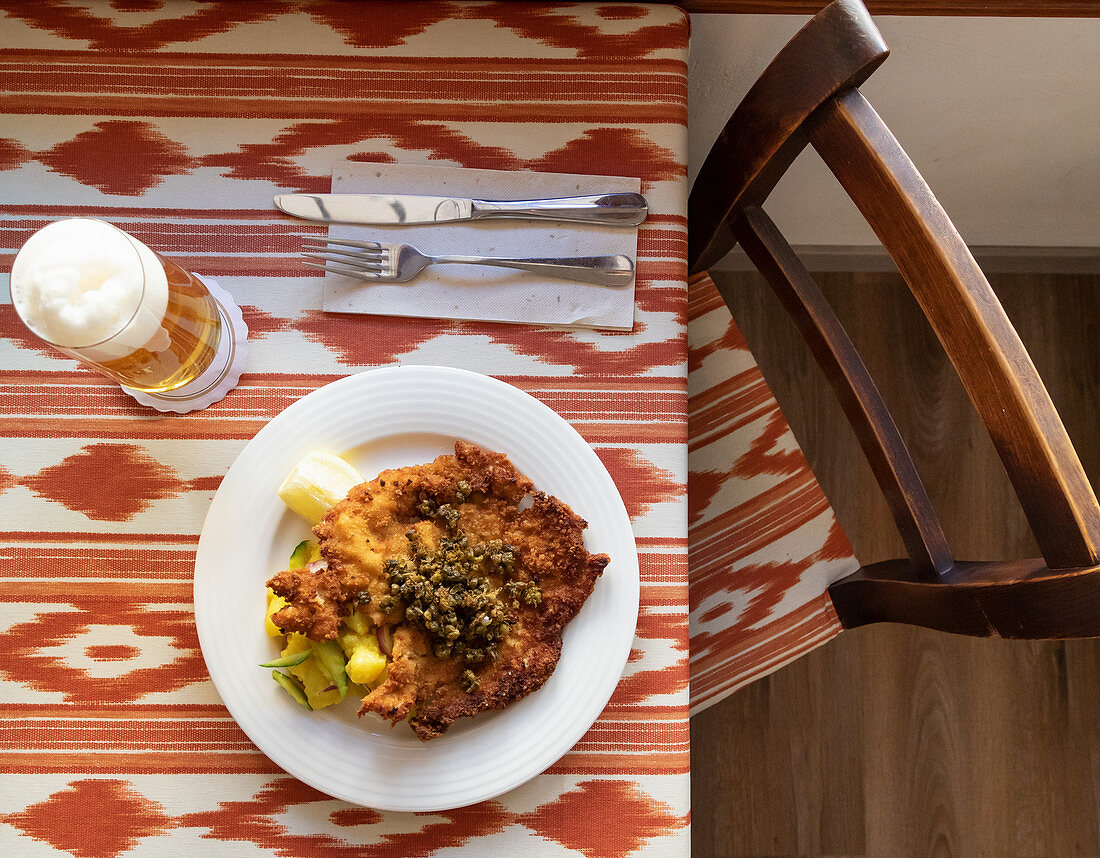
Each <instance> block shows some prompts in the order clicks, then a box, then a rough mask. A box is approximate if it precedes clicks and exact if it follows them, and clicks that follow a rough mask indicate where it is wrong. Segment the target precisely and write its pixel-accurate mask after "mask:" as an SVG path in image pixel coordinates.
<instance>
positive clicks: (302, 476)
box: [279, 451, 364, 524]
mask: <svg viewBox="0 0 1100 858" xmlns="http://www.w3.org/2000/svg"><path fill="white" fill-rule="evenodd" d="M363 481H364V480H363V476H362V474H360V473H359V472H358V471H357V470H355V468H353V467H352V466H351V465H349V464H348V463H347V462H345V461H344V460H343V459H341V458H340V457H339V456H334V455H332V454H331V453H323V452H321V451H314V452H312V453H310V454H308V455H307V456H306V457H305V458H303V459H302V461H300V462H299V463H298V464H297V465H295V466H294V469H293V470H292V471H291V472H290V473H289V474H288V475H287V478H286V479H285V480H283V484H282V485H281V486H279V497H280V498H282V501H283V503H285V504H286V505H287V506H288V507H290V508H291V509H292V510H294V512H296V513H298V515H300V516H302V518H304V519H306V520H307V521H309V523H310V524H316V523H317V522H319V521H320V520H321V519H322V518H324V517H325V513H326V512H328V511H329V509H331V508H332V506H333V505H334V504H336V503H337V502H338V501H342V500H343V499H344V498H346V497H347V496H348V492H350V491H351V490H352V489H353V488H354V487H355V486H357V485H359V484H360V483H361V482H363Z"/></svg>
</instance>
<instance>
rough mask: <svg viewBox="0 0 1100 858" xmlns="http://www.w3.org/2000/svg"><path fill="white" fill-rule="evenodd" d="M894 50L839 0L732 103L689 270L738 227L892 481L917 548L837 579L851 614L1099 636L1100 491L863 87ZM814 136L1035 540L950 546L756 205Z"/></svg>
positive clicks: (961, 629) (903, 454)
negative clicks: (979, 428)
mask: <svg viewBox="0 0 1100 858" xmlns="http://www.w3.org/2000/svg"><path fill="white" fill-rule="evenodd" d="M888 53H889V51H888V49H887V46H886V44H885V42H884V41H883V39H882V37H881V35H880V34H879V32H878V30H877V29H876V27H875V25H874V23H873V22H872V20H871V18H870V16H869V15H868V13H867V11H866V9H865V8H864V7H863V6H862V4H860V3H859V2H858V0H836V2H833V3H831V4H830V5H829V6H827V7H826V8H825V9H823V10H822V11H821V12H820V13H819V14H818V15H817V16H816V17H814V18H813V19H812V20H811V21H810V22H809V23H807V24H806V26H805V27H803V28H802V30H801V31H800V32H799V33H798V34H797V35H796V36H795V37H794V38H793V39H792V40H791V41H790V42H789V43H788V44H787V45H786V47H784V48H783V50H782V51H781V52H780V53H779V54H778V55H777V56H776V58H775V59H774V60H773V62H772V63H771V64H770V65H769V66H768V68H767V69H766V70H765V71H764V73H763V75H762V76H761V77H760V79H759V80H758V81H757V82H756V84H755V85H754V86H753V87H752V89H751V90H750V91H749V92H748V94H747V95H746V97H745V99H744V100H743V101H742V102H741V104H740V105H739V106H738V108H737V109H736V110H735V111H734V113H733V115H732V117H731V118H730V120H729V122H728V123H727V125H726V127H725V129H724V130H723V131H722V133H721V135H720V136H719V137H718V139H717V141H716V142H715V144H714V146H713V148H712V150H711V152H710V154H709V156H708V157H707V159H706V162H705V163H704V165H703V167H702V169H701V171H700V172H699V175H698V177H697V179H696V181H695V185H694V188H693V189H692V192H691V197H690V202H689V224H690V229H689V266H690V271H691V273H692V274H693V275H696V276H697V277H698V276H699V275H700V273H701V272H704V270H705V269H706V268H707V267H708V266H710V265H713V264H714V263H715V262H717V261H718V260H719V259H721V258H722V257H723V256H724V255H725V254H726V253H727V252H728V251H729V250H730V249H731V248H732V247H733V246H734V244H740V245H741V247H742V248H743V249H744V250H745V252H746V253H747V254H748V256H749V258H750V259H751V260H752V262H753V264H754V265H755V266H756V267H757V268H758V269H759V270H760V271H761V273H762V274H763V275H764V277H765V278H766V279H767V281H768V283H769V284H770V285H771V287H772V288H773V289H774V290H775V292H776V294H777V295H778V296H779V298H780V300H781V302H782V304H783V305H784V307H785V308H786V309H787V311H788V312H789V313H790V314H791V316H792V317H793V319H794V321H795V323H796V324H797V326H798V328H799V329H800V331H801V333H802V334H803V336H804V337H805V339H806V340H807V341H808V343H809V346H810V348H811V350H812V352H813V354H814V356H815V358H816V359H817V361H818V362H819V364H820V365H821V366H822V368H823V369H824V371H825V374H826V376H827V378H828V380H829V382H830V384H831V385H832V386H833V388H834V390H835V392H836V394H837V396H838V397H839V399H840V402H841V405H842V406H843V409H844V412H845V414H846V416H847V418H848V420H849V421H850V422H851V425H852V427H853V429H854V430H855V433H856V435H857V437H858V439H859V442H860V444H861V446H862V449H863V452H864V454H865V455H866V457H867V459H868V460H869V461H870V464H871V467H872V470H873V472H874V474H875V477H876V479H877V480H878V483H879V485H880V487H881V489H882V491H883V493H884V494H885V497H886V500H887V502H888V504H889V507H890V509H891V512H892V514H893V517H894V520H895V523H896V526H897V528H898V530H899V531H900V533H901V536H902V539H903V541H904V544H905V547H906V550H907V552H908V557H906V558H903V559H898V560H892V561H887V562H883V563H876V564H873V565H870V566H864V567H862V568H859V569H858V571H855V572H854V573H853V574H848V575H847V576H846V577H843V578H841V579H840V580H836V581H834V582H833V583H831V585H829V586H828V588H827V595H828V598H829V600H830V601H831V604H832V607H833V608H834V609H835V611H836V614H837V616H838V618H839V623H840V625H841V626H842V627H844V628H852V627H855V626H861V625H864V624H867V623H874V622H900V623H910V624H915V625H920V626H926V627H928V628H932V629H939V630H942V631H947V632H955V633H960V634H967V635H977V636H990V637H992V636H1000V637H1005V638H1072V637H1091V636H1098V635H1100V565H1098V564H1100V559H1098V552H1100V506H1098V504H1097V500H1096V496H1095V494H1094V493H1093V490H1092V488H1091V487H1090V485H1089V482H1088V480H1087V478H1086V476H1085V473H1084V471H1083V469H1082V467H1081V464H1080V461H1079V459H1078V457H1077V454H1076V452H1075V451H1074V449H1073V446H1072V444H1071V443H1070V440H1069V437H1068V436H1067V434H1066V431H1065V429H1064V427H1063V425H1062V422H1061V420H1060V419H1059V417H1058V414H1057V413H1056V411H1055V408H1054V405H1053V403H1052V402H1051V400H1050V397H1049V396H1048V395H1047V392H1046V390H1045V388H1044V387H1043V383H1042V381H1041V380H1040V378H1039V376H1038V373H1037V372H1036V370H1035V367H1034V365H1033V364H1032V362H1031V359H1030V358H1029V357H1028V354H1027V352H1026V351H1025V349H1024V346H1023V344H1022V343H1021V341H1020V339H1019V337H1018V336H1017V334H1016V332H1015V330H1014V329H1013V327H1012V325H1011V323H1010V322H1009V320H1008V317H1007V316H1006V315H1005V313H1004V311H1003V309H1002V308H1001V305H1000V302H999V301H998V300H997V297H996V295H995V294H994V293H993V291H992V289H991V288H990V286H989V283H988V282H987V281H986V278H985V276H984V275H983V274H982V272H981V270H980V269H979V267H978V265H977V263H976V262H975V261H974V258H973V257H972V256H971V254H970V252H969V250H968V249H967V247H966V245H965V244H964V243H963V240H962V239H961V238H960V236H959V234H958V233H957V232H956V230H955V228H954V226H953V225H952V223H951V221H950V220H949V219H948V217H947V215H946V214H945V213H944V211H943V209H942V208H941V207H940V205H939V203H938V202H937V200H936V198H935V197H934V196H933V195H932V192H931V191H930V190H929V188H928V186H927V185H926V184H925V182H924V180H923V179H922V178H921V176H920V174H919V173H918V172H917V170H916V168H915V167H914V166H913V164H912V162H911V161H910V160H909V158H908V156H907V155H906V154H905V152H904V151H903V150H902V148H901V146H900V145H899V144H898V142H897V140H895V139H894V137H893V135H892V134H891V133H890V131H889V129H888V128H887V127H886V125H885V124H884V123H883V122H882V120H881V119H880V118H879V116H878V114H877V113H875V111H874V109H872V107H871V105H870V104H869V103H868V102H867V100H866V99H865V98H864V97H863V95H862V94H861V93H860V91H859V89H858V87H859V85H860V84H861V83H862V82H863V81H864V80H866V79H867V78H868V77H869V76H870V75H871V73H872V72H874V70H875V69H876V68H878V66H879V65H881V64H882V62H883V61H884V60H885V59H886V57H887V55H888ZM807 144H809V145H810V146H812V147H813V148H814V149H815V150H816V151H817V153H818V154H819V155H820V156H821V158H822V159H823V160H824V162H825V163H826V165H827V166H828V167H829V169H830V170H831V171H832V172H833V174H834V175H835V176H836V178H837V179H838V180H839V181H840V183H841V185H842V186H843V187H844V189H845V191H847V193H848V194H849V195H850V196H851V198H852V200H853V201H854V202H855V203H856V205H857V207H858V208H859V209H860V211H861V212H862V213H863V215H864V217H865V218H866V219H867V221H868V222H869V223H870V225H871V227H872V228H873V229H874V231H875V233H876V234H877V235H878V237H879V239H880V240H881V242H882V243H883V245H884V246H885V248H886V249H887V250H888V251H889V253H890V255H891V256H892V257H893V259H894V261H895V262H896V263H897V266H898V268H899V269H900V271H901V274H902V276H903V277H904V279H905V281H906V283H907V284H908V285H909V288H910V289H911V290H912V292H913V295H914V296H915V297H916V299H917V302H918V303H919V305H920V307H921V309H922V311H923V312H924V314H925V316H926V317H927V319H928V321H929V322H930V324H931V325H932V328H933V329H934V331H935V332H936V334H937V336H938V337H939V339H940V342H941V343H942V344H943V347H944V349H945V350H946V353H947V355H948V356H949V357H950V359H951V361H952V363H953V365H954V367H955V369H956V371H957V373H958V374H959V376H960V378H961V380H962V382H963V385H964V387H965V389H966V391H967V394H968V395H969V397H970V399H971V401H972V402H973V404H974V407H975V409H976V410H977V413H978V414H979V416H980V417H981V419H982V421H983V422H984V424H985V426H986V427H987V429H988V431H989V433H990V436H991V437H992V440H993V443H994V445H995V447H996V449H997V451H998V453H999V455H1000V457H1001V460H1002V462H1003V464H1004V467H1005V469H1006V470H1007V472H1008V475H1009V477H1010V479H1011V482H1012V485H1013V487H1014V489H1015V491H1016V494H1017V496H1018V498H1019V501H1020V503H1021V505H1022V507H1023V510H1024V512H1025V514H1026V516H1027V519H1028V522H1029V524H1030V526H1031V528H1032V530H1033V532H1034V534H1035V537H1036V540H1037V542H1038V545H1039V548H1040V551H1041V552H1042V555H1043V556H1042V557H1041V558H1037V559H1024V560H1013V561H972V560H965V561H964V560H957V559H955V557H954V556H953V554H952V552H951V549H950V548H949V546H948V544H947V540H946V539H945V537H944V534H943V531H942V529H941V526H940V523H939V520H938V519H937V516H936V514H935V512H934V511H933V509H932V505H931V503H930V502H929V499H928V495H927V493H926V492H925V489H924V487H923V486H922V484H921V480H920V478H919V476H918V475H917V472H916V469H915V467H914V465H913V461H912V459H911V457H910V455H909V452H908V450H907V449H906V446H905V443H904V441H903V440H902V438H901V435H900V434H899V432H898V429H897V427H896V425H895V423H894V420H893V418H892V417H891V416H890V413H889V411H888V410H887V408H886V406H885V404H884V402H883V400H882V397H881V396H880V394H879V392H878V390H877V389H876V387H875V384H874V382H873V381H872V379H871V377H870V376H869V374H868V372H867V369H866V367H865V366H864V364H863V362H862V360H861V359H860V357H859V355H858V353H857V352H856V349H855V347H854V346H853V344H852V342H851V340H850V339H849V338H848V336H847V334H846V333H845V331H844V329H843V327H842V326H841V324H840V322H839V320H838V319H837V317H836V316H835V314H834V313H833V311H832V309H831V307H830V306H829V305H828V304H827V302H826V301H825V299H824V297H823V295H822V293H821V291H820V290H819V288H818V286H817V285H816V283H815V282H814V280H813V278H812V277H811V275H810V274H809V272H808V271H807V269H806V268H805V267H804V265H803V264H802V263H801V262H800V260H799V259H798V257H797V256H796V254H795V253H794V251H793V250H792V248H791V247H790V245H789V244H788V243H787V242H786V240H785V239H784V238H783V236H782V235H781V234H780V232H779V230H778V229H777V228H776V226H775V224H774V223H773V222H772V221H771V220H770V219H769V217H768V215H767V214H765V212H764V210H763V208H762V207H761V206H762V205H763V203H764V202H765V200H766V199H767V197H768V195H769V193H770V192H771V191H772V189H773V188H774V187H775V185H776V183H777V182H778V181H779V179H780V177H781V176H782V175H783V174H784V172H785V171H786V170H787V168H788V167H790V165H791V163H792V162H793V161H794V159H795V156H796V155H798V154H799V153H800V152H801V151H802V149H803V148H804V147H805V146H806V145H807ZM693 647H694V643H693ZM693 682H694V678H693Z"/></svg>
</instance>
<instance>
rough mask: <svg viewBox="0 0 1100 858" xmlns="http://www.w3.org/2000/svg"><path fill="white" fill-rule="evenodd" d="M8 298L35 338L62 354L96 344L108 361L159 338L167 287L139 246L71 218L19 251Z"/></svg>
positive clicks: (53, 225) (151, 257)
mask: <svg viewBox="0 0 1100 858" xmlns="http://www.w3.org/2000/svg"><path fill="white" fill-rule="evenodd" d="M11 297H12V303H13V304H14V305H15V309H16V310H17V311H18V313H19V316H20V318H22V320H23V321H24V323H25V324H26V325H27V327H28V328H30V329H31V330H32V331H33V332H34V333H35V334H37V335H38V336H40V337H42V338H43V339H45V340H47V341H48V342H50V343H52V344H54V345H57V346H61V347H63V348H74V349H76V348H86V347H88V346H92V345H96V344H102V345H101V346H100V350H102V351H103V352H104V354H103V355H102V357H105V358H106V357H110V356H120V355H124V354H126V353H128V352H130V351H133V350H134V349H135V348H139V347H141V346H144V345H145V344H147V343H149V342H150V341H151V340H152V339H153V338H154V337H155V336H156V335H157V334H158V333H159V331H160V323H161V321H162V320H163V318H164V311H165V309H166V307H167V305H168V280H167V277H166V276H165V274H164V269H163V268H162V267H161V264H160V262H159V260H158V259H157V258H156V256H155V255H154V254H153V252H152V251H151V250H149V248H148V247H146V246H145V245H144V244H142V243H141V242H140V241H137V240H136V239H130V238H129V237H128V236H127V235H125V234H124V233H122V232H121V231H119V230H117V229H115V228H114V227H113V226H111V225H110V224H108V223H104V222H103V221H98V220H92V219H89V218H71V219H68V220H59V221H55V222H54V223H51V224H48V225H47V226H45V227H43V228H42V229H40V230H38V232H36V233H35V234H34V235H32V236H31V237H30V238H29V239H28V240H27V243H26V244H24V245H23V247H22V249H21V250H20V251H19V254H18V255H17V256H16V258H15V264H14V265H13V266H12V272H11ZM105 340H111V342H110V343H104V341H105Z"/></svg>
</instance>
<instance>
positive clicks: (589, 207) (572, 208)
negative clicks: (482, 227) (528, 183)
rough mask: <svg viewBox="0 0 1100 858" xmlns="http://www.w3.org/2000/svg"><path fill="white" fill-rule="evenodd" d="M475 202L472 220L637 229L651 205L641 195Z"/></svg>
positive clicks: (599, 195)
mask: <svg viewBox="0 0 1100 858" xmlns="http://www.w3.org/2000/svg"><path fill="white" fill-rule="evenodd" d="M472 202H473V208H472V210H471V212H470V219H471V220H480V219H481V218H491V217H507V218H527V219H530V220H561V221H570V222H573V223H600V224H605V225H607V226H637V225H638V224H640V223H641V222H642V221H644V220H645V219H646V215H647V214H648V212H649V205H648V204H647V203H646V199H645V197H643V196H642V195H641V194H596V195H594V196H590V197H562V198H560V199H556V200H507V201H489V200H472Z"/></svg>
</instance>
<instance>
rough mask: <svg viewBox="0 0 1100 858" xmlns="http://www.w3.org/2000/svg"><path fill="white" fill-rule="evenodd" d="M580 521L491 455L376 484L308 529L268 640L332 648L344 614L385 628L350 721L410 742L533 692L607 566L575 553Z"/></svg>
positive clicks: (464, 456)
mask: <svg viewBox="0 0 1100 858" xmlns="http://www.w3.org/2000/svg"><path fill="white" fill-rule="evenodd" d="M586 526H587V525H586V523H585V522H584V520H583V519H581V518H580V517H579V516H577V515H576V514H575V513H574V512H573V511H572V510H571V509H570V508H569V507H568V506H567V505H566V504H564V503H562V502H561V501H560V500H558V499H557V498H554V497H551V496H549V495H546V494H545V493H543V492H540V491H537V490H536V489H535V488H534V486H533V485H532V484H531V482H530V480H528V479H527V478H526V477H524V476H523V475H522V474H519V473H518V472H517V471H516V469H515V468H514V467H513V465H512V463H511V462H510V461H509V460H508V458H507V457H506V456H504V455H502V454H500V453H493V452H488V451H484V450H481V449H480V448H478V447H476V446H474V445H472V444H467V443H464V442H461V441H460V442H458V443H456V444H455V452H454V455H446V456H440V457H439V458H437V459H436V460H435V461H433V462H431V463H429V464H426V465H417V466H412V467H406V468H397V469H394V470H389V471H383V472H382V473H381V474H379V475H378V477H377V478H376V479H374V480H372V481H370V482H367V483H363V484H362V485H360V486H357V487H356V488H354V489H353V490H352V491H351V493H350V494H349V495H348V497H347V499H345V500H343V501H341V502H340V503H338V504H336V506H334V507H333V508H332V509H331V510H330V511H329V513H328V515H326V517H325V518H324V520H323V521H322V522H321V523H320V524H318V525H317V526H316V527H315V528H314V534H315V535H316V536H317V538H318V539H319V541H320V550H321V556H322V558H323V561H324V562H323V563H318V564H313V568H312V569H309V568H306V569H296V570H287V571H285V572H281V573H279V574H278V575H276V576H275V577H274V578H272V579H271V581H270V582H269V586H270V587H271V588H272V589H273V590H274V591H275V592H276V593H278V594H279V595H281V596H283V597H284V598H286V599H287V601H288V603H289V604H288V606H287V607H285V608H283V609H282V610H281V611H279V612H278V613H277V614H275V616H274V618H273V619H274V621H275V623H276V625H278V626H279V627H281V628H283V629H286V630H289V631H300V632H302V633H303V634H306V635H307V636H308V637H310V638H312V639H314V640H324V639H331V638H333V637H335V636H336V634H337V631H338V629H339V625H340V618H341V617H343V616H346V615H347V614H348V613H349V612H350V611H351V609H352V606H353V605H358V606H359V607H360V609H361V610H363V612H364V613H366V614H367V615H368V616H369V618H370V620H371V621H372V622H373V623H374V624H375V625H376V626H377V627H380V628H381V627H386V626H390V627H392V629H393V650H392V657H391V659H390V662H389V665H388V667H387V678H386V680H385V681H384V682H383V683H382V684H381V685H379V686H378V687H377V688H375V689H374V690H373V691H371V693H370V694H368V695H367V696H366V697H365V698H363V705H362V707H361V709H360V714H362V713H363V712H376V713H378V714H379V715H381V716H382V717H383V718H387V719H388V720H390V721H392V722H394V723H396V722H397V721H400V720H402V719H404V718H406V717H409V716H410V715H411V717H409V723H410V725H411V726H412V729H413V730H414V731H415V733H416V735H417V736H418V737H420V738H421V739H422V740H427V739H431V738H434V737H436V736H439V735H442V733H444V732H445V731H446V730H447V728H448V727H449V726H450V725H451V724H452V723H453V722H454V720H455V719H456V718H460V717H463V716H469V715H474V714H476V713H478V712H481V711H484V710H487V709H500V708H503V707H504V706H506V705H507V704H508V703H510V702H511V701H513V700H518V699H519V698H521V697H523V696H525V695H527V694H529V693H530V692H532V691H534V690H536V689H538V688H540V687H541V686H542V685H543V683H545V682H546V680H547V679H548V678H549V676H550V674H551V673H552V672H553V670H554V667H555V666H556V665H557V662H558V658H559V656H560V654H561V645H562V642H561V634H562V629H563V628H564V626H565V624H566V623H568V622H569V621H570V620H571V619H572V618H573V617H574V616H575V615H576V613H577V611H579V610H580V608H581V606H582V605H583V604H584V601H585V599H587V598H588V596H589V595H590V594H591V592H592V589H593V587H594V586H595V583H596V579H597V578H598V577H599V576H600V574H601V573H602V572H603V569H604V567H605V566H606V565H607V563H608V557H607V555H606V554H598V555H594V554H589V553H588V551H587V550H586V549H585V547H584V539H583V531H584V529H585V527H586Z"/></svg>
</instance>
